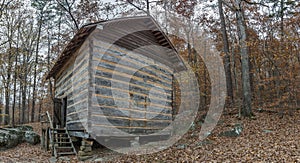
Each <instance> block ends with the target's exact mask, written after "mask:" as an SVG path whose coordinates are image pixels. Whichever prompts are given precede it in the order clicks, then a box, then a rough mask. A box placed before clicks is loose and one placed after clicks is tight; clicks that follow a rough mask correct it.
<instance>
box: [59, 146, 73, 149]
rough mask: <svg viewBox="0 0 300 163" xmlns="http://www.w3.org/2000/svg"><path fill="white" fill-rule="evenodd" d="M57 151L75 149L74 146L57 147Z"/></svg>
mask: <svg viewBox="0 0 300 163" xmlns="http://www.w3.org/2000/svg"><path fill="white" fill-rule="evenodd" d="M55 148H56V149H73V147H72V146H70V147H55Z"/></svg>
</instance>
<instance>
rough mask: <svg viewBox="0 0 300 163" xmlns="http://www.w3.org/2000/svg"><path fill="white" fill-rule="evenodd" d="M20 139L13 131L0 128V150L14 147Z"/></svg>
mask: <svg viewBox="0 0 300 163" xmlns="http://www.w3.org/2000/svg"><path fill="white" fill-rule="evenodd" d="M21 141H22V137H19V136H18V135H17V134H16V133H15V132H14V131H9V130H5V129H0V150H5V149H8V148H12V147H15V146H17V145H18V144H19V142H21Z"/></svg>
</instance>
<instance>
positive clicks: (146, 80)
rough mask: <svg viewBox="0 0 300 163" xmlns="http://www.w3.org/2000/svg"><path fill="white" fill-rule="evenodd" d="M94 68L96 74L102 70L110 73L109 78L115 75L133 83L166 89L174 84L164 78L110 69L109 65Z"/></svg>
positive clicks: (115, 77) (116, 77)
mask: <svg viewBox="0 0 300 163" xmlns="http://www.w3.org/2000/svg"><path fill="white" fill-rule="evenodd" d="M94 68H95V70H96V75H98V74H100V75H101V73H102V72H105V73H107V74H109V75H107V77H109V78H112V77H113V78H114V79H120V80H125V81H130V82H133V83H138V84H143V85H147V86H155V87H161V88H163V89H166V90H170V87H171V84H172V83H166V82H164V81H162V80H157V79H153V78H151V77H148V76H142V77H138V76H136V74H134V75H129V74H128V72H126V71H125V72H122V71H115V70H112V69H110V68H109V66H103V65H99V66H97V67H94ZM97 72H99V73H98V74H97Z"/></svg>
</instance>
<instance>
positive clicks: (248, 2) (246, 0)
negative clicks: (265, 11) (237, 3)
mask: <svg viewBox="0 0 300 163" xmlns="http://www.w3.org/2000/svg"><path fill="white" fill-rule="evenodd" d="M242 1H244V2H246V3H247V4H249V5H261V6H264V7H268V8H269V6H267V5H265V4H263V3H260V2H250V1H248V0H242Z"/></svg>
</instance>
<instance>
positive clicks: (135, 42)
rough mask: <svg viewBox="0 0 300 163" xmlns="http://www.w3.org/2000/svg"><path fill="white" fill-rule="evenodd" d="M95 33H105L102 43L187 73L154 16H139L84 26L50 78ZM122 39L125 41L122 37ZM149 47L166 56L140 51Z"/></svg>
mask: <svg viewBox="0 0 300 163" xmlns="http://www.w3.org/2000/svg"><path fill="white" fill-rule="evenodd" d="M95 30H102V34H101V35H100V36H101V40H102V41H105V42H108V43H112V44H115V45H118V46H121V47H123V48H126V49H128V50H135V51H136V52H138V53H141V54H143V55H145V56H148V57H150V58H153V59H154V60H156V61H158V62H161V63H163V64H165V65H167V66H169V67H171V68H173V69H174V71H176V72H179V71H182V70H186V67H185V65H184V64H183V61H182V60H181V58H180V56H179V55H178V54H177V51H176V49H175V48H174V46H173V44H172V43H171V42H170V40H169V39H168V37H167V36H166V35H165V33H164V32H162V29H161V28H160V27H159V25H158V24H157V23H156V21H155V20H154V19H153V18H152V17H150V16H138V17H127V18H118V19H112V20H107V21H99V22H96V23H90V24H86V25H84V26H82V27H81V28H80V29H79V30H78V32H77V33H76V35H75V36H74V37H73V38H72V39H71V41H70V42H69V43H68V44H67V46H66V47H65V48H64V50H63V51H62V53H61V54H60V55H59V56H58V58H57V60H56V62H55V64H54V66H53V67H52V69H51V70H50V72H49V73H48V74H47V77H46V78H47V79H49V78H51V77H55V76H56V75H57V73H58V72H59V71H60V70H61V69H62V68H63V66H64V65H65V64H66V63H67V62H68V60H69V59H70V58H71V57H72V56H73V55H74V54H75V53H76V51H77V50H78V49H79V48H80V47H81V46H82V44H83V43H84V42H85V40H86V39H87V38H88V37H89V35H90V34H91V33H92V32H93V31H95ZM120 35H121V36H122V37H119V36H120ZM148 45H157V46H160V47H163V50H164V52H163V53H162V51H161V50H162V49H161V48H158V49H157V48H153V47H152V48H151V46H150V47H149V48H144V49H139V47H143V46H145V47H147V46H148ZM136 49H138V50H136ZM159 49H160V50H159Z"/></svg>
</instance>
